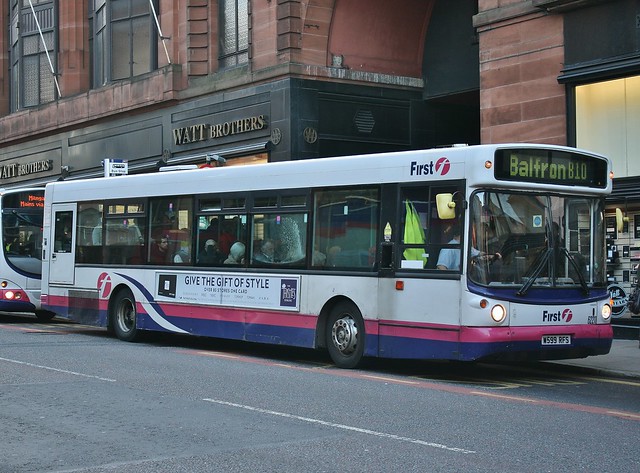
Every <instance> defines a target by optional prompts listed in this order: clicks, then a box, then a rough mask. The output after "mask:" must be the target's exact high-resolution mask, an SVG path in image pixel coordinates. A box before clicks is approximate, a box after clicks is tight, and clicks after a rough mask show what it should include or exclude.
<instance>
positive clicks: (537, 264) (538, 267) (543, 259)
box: [516, 248, 553, 296]
mask: <svg viewBox="0 0 640 473" xmlns="http://www.w3.org/2000/svg"><path fill="white" fill-rule="evenodd" d="M551 253H553V248H547V249H546V250H545V251H543V252H541V253H540V254H538V257H537V258H536V260H535V261H534V263H533V271H531V275H530V276H528V277H529V279H528V280H527V282H525V283H524V284H523V285H522V287H521V288H520V289H519V290H518V292H516V295H518V296H524V295H525V294H526V293H527V291H529V289H531V286H533V283H534V282H535V280H536V278H537V277H538V276H540V273H541V272H542V268H544V265H545V264H547V262H548V261H549V257H550V256H551ZM527 274H529V273H527ZM527 274H525V275H524V276H523V277H527Z"/></svg>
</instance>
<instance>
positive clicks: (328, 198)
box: [311, 187, 380, 270]
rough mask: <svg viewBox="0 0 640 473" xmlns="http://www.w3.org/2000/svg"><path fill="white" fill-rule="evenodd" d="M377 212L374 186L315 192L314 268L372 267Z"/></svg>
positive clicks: (378, 199) (376, 197)
mask: <svg viewBox="0 0 640 473" xmlns="http://www.w3.org/2000/svg"><path fill="white" fill-rule="evenodd" d="M379 214H380V190H379V188H377V187H368V188H366V187H365V188H362V187H358V188H353V189H340V190H334V189H332V190H329V191H320V192H317V193H316V194H315V198H314V221H313V255H312V258H311V265H312V266H313V267H316V268H345V269H347V268H354V269H367V270H371V269H373V268H374V266H375V250H376V246H377V243H378V242H377V238H378V218H379Z"/></svg>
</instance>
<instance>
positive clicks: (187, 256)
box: [173, 241, 191, 264]
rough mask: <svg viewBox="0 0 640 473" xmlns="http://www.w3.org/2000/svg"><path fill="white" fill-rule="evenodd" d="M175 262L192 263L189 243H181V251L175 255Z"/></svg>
mask: <svg viewBox="0 0 640 473" xmlns="http://www.w3.org/2000/svg"><path fill="white" fill-rule="evenodd" d="M173 262H174V263H178V264H184V263H191V247H190V246H189V242H186V241H183V242H181V243H180V249H179V250H178V251H177V252H176V254H175V255H173Z"/></svg>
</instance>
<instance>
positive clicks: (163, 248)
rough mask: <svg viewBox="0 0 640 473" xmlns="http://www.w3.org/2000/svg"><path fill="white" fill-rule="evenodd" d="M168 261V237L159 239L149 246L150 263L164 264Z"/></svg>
mask: <svg viewBox="0 0 640 473" xmlns="http://www.w3.org/2000/svg"><path fill="white" fill-rule="evenodd" d="M168 259H169V237H168V236H167V235H165V236H163V237H160V239H159V240H156V241H154V242H153V244H152V245H151V254H150V257H149V261H151V262H152V263H166V262H167V261H168Z"/></svg>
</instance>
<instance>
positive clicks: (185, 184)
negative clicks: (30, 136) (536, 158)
mask: <svg viewBox="0 0 640 473" xmlns="http://www.w3.org/2000/svg"><path fill="white" fill-rule="evenodd" d="M523 148H527V149H547V150H559V151H568V152H578V153H584V154H586V155H587V156H589V157H591V158H596V159H602V160H605V161H606V162H607V165H606V168H607V170H609V171H610V169H611V164H610V162H609V161H608V160H607V158H605V157H603V156H600V155H597V154H594V153H590V152H587V151H582V150H576V149H574V148H569V147H563V146H555V145H541V144H527V143H506V144H493V145H477V146H455V147H451V148H434V149H428V150H416V151H403V152H391V153H379V154H369V155H358V156H348V157H335V158H314V159H308V160H300V161H284V162H275V163H266V164H250V165H245V166H227V167H224V166H223V167H216V168H204V169H195V170H177V171H174V172H162V173H148V174H136V175H128V176H117V177H110V178H104V177H102V178H91V179H79V180H68V181H57V182H52V183H49V184H47V195H48V198H49V199H53V200H54V201H55V202H75V201H86V200H93V199H108V198H110V197H114V198H116V197H120V198H121V197H128V198H137V197H147V196H163V195H191V194H194V193H200V192H202V193H211V192H239V191H245V190H272V189H281V188H282V189H296V188H300V189H305V188H310V187H340V186H350V185H364V184H378V183H395V182H407V183H409V182H424V181H429V182H430V183H437V182H438V181H443V182H445V181H449V180H455V179H467V180H468V182H469V185H470V186H472V187H477V186H490V187H504V188H518V187H522V188H526V189H532V190H533V189H540V190H545V189H547V190H556V191H562V192H568V193H572V192H573V193H580V194H589V193H592V194H606V193H609V192H611V180H610V179H607V181H608V184H607V186H606V188H603V189H596V188H588V187H577V186H557V185H549V184H539V183H528V184H526V185H522V184H521V183H518V182H504V181H503V182H498V181H496V179H495V177H494V173H493V170H492V169H487V168H486V167H485V165H484V163H485V161H487V160H489V161H493V158H494V153H495V151H496V150H498V149H523ZM116 186H117V187H119V188H126V189H127V191H126V193H123V192H118V193H117V195H114V187H116Z"/></svg>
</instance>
